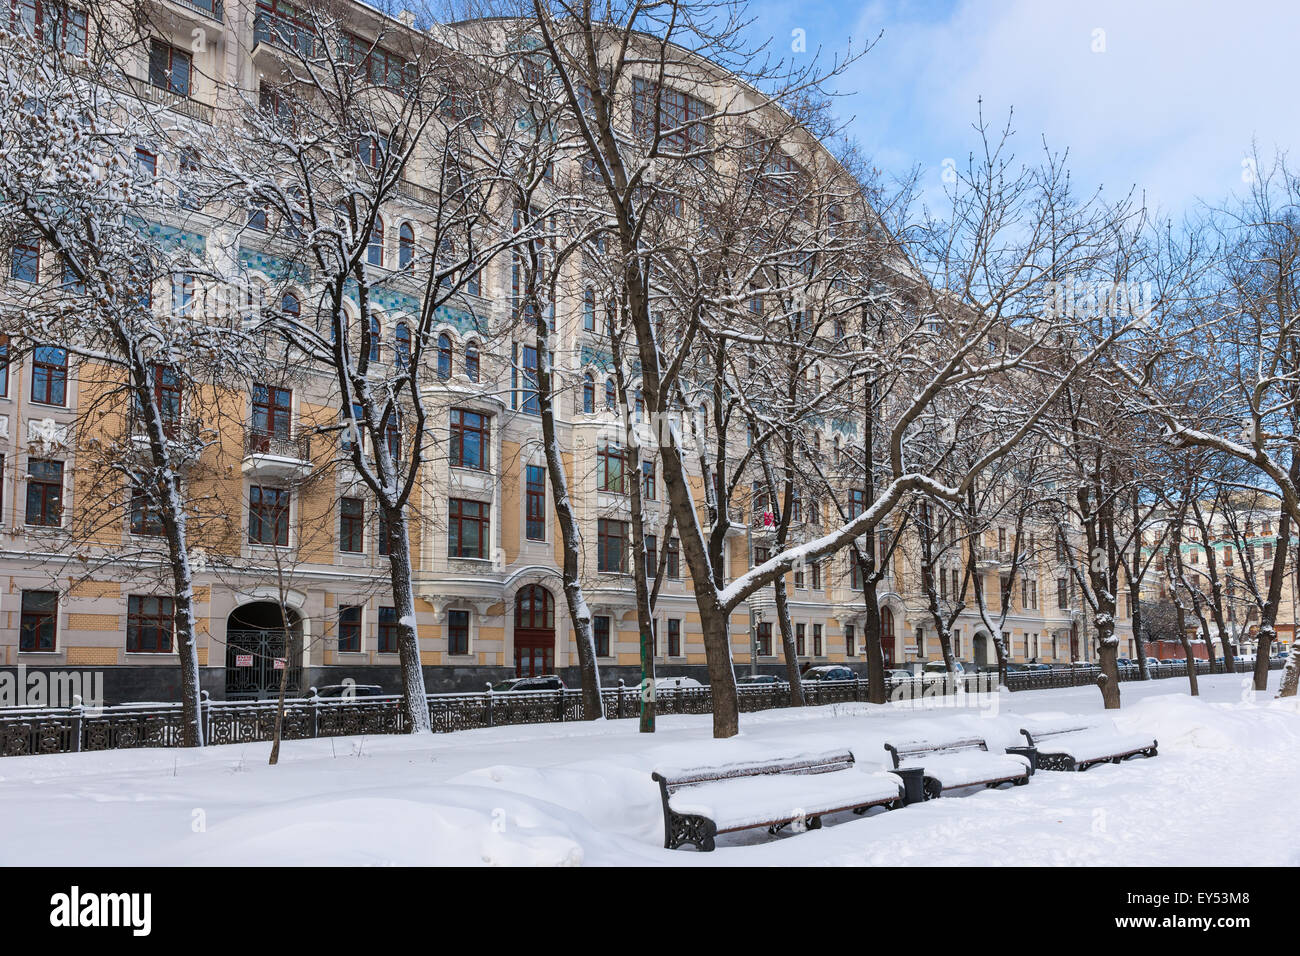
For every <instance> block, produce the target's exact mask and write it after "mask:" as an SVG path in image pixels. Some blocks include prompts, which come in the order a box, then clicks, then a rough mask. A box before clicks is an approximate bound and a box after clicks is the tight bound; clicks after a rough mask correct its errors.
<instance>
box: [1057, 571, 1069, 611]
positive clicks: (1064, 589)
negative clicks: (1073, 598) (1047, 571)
mask: <svg viewBox="0 0 1300 956" xmlns="http://www.w3.org/2000/svg"><path fill="white" fill-rule="evenodd" d="M1056 607H1057V610H1061V611H1064V610H1067V609H1068V608H1069V607H1070V582H1069V581H1068V580H1066V579H1065V578H1057V579H1056Z"/></svg>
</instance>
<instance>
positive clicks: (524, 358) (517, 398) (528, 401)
mask: <svg viewBox="0 0 1300 956" xmlns="http://www.w3.org/2000/svg"><path fill="white" fill-rule="evenodd" d="M520 353H522V354H520ZM515 354H516V356H517V359H516V362H515V367H514V368H513V369H512V370H511V378H512V379H513V382H512V384H513V386H514V395H513V396H512V404H513V407H514V408H516V409H518V410H519V411H522V412H523V413H524V414H526V415H540V414H541V413H542V406H541V402H540V401H539V400H538V398H537V348H536V346H532V345H522V346H520V345H517V346H516V349H515ZM521 379H522V383H523V384H522V388H521V387H520V380H521Z"/></svg>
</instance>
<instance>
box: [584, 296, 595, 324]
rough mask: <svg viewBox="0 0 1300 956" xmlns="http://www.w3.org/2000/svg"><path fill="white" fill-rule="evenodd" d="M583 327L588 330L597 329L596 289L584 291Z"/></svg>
mask: <svg viewBox="0 0 1300 956" xmlns="http://www.w3.org/2000/svg"><path fill="white" fill-rule="evenodd" d="M582 328H583V330H584V331H586V332H595V331H596V290H595V289H587V290H586V291H585V292H583V293H582Z"/></svg>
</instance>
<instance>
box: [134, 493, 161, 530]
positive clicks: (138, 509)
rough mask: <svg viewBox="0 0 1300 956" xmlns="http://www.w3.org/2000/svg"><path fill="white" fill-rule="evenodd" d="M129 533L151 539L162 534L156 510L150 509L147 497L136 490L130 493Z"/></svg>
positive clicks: (159, 517)
mask: <svg viewBox="0 0 1300 956" xmlns="http://www.w3.org/2000/svg"><path fill="white" fill-rule="evenodd" d="M131 533H132V534H138V535H148V536H149V537H152V538H157V537H160V536H161V535H162V533H163V523H162V516H161V515H160V514H159V512H158V509H157V508H153V507H150V505H149V496H148V495H146V494H145V493H144V492H143V491H140V490H138V489H137V490H135V491H132V492H131Z"/></svg>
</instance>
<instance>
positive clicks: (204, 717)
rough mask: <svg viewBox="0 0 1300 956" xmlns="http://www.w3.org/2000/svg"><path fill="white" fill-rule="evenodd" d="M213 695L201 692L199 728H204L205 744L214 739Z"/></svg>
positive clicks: (204, 691)
mask: <svg viewBox="0 0 1300 956" xmlns="http://www.w3.org/2000/svg"><path fill="white" fill-rule="evenodd" d="M211 696H212V695H211V694H209V693H208V692H207V691H206V690H201V691H199V726H200V727H202V728H203V742H204V743H205V744H206V743H207V742H208V740H209V739H210V738H211V737H212V702H211V700H210V699H209V698H210V697H211Z"/></svg>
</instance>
